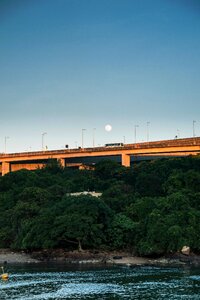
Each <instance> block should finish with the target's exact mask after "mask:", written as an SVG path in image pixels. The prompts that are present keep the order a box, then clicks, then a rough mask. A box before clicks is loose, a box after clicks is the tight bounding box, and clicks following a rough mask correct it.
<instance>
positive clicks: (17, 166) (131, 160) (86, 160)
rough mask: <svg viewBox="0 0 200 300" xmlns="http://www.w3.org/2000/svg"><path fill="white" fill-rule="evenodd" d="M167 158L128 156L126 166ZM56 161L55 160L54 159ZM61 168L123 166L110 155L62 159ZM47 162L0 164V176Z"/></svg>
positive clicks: (119, 159) (46, 161) (120, 158)
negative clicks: (107, 163) (110, 163)
mask: <svg viewBox="0 0 200 300" xmlns="http://www.w3.org/2000/svg"><path fill="white" fill-rule="evenodd" d="M180 156H185V155H180V154H179V155H173V157H180ZM163 157H165V158H169V157H172V155H170V154H166V155H129V156H128V164H129V165H128V166H131V165H133V164H135V163H139V162H141V161H149V160H155V159H159V158H163ZM55 160H57V159H55ZM58 160H59V161H60V162H61V165H62V166H63V167H71V168H78V169H87V168H90V167H91V166H94V165H95V164H96V163H98V162H100V161H103V160H112V161H115V162H117V163H119V164H122V165H124V163H123V157H122V156H121V155H110V156H84V157H81V156H80V157H72V158H62V159H58ZM48 162H49V159H43V160H27V161H14V162H5V163H1V164H0V176H1V175H4V174H6V173H9V172H14V171H18V170H21V169H27V170H36V169H41V168H42V167H44V166H45V165H46V164H47V163H48Z"/></svg>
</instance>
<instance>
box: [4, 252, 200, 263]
mask: <svg viewBox="0 0 200 300" xmlns="http://www.w3.org/2000/svg"><path fill="white" fill-rule="evenodd" d="M5 261H7V263H12V264H29V263H41V262H45V263H46V262H54V263H63V262H65V263H68V264H107V265H124V266H130V267H131V266H140V265H171V266H174V265H195V266H200V256H197V255H194V254H191V255H188V256H186V255H183V254H180V253H177V254H173V255H170V256H165V257H160V258H147V257H138V256H133V255H132V254H131V253H127V252H99V251H83V252H78V251H64V250H62V249H59V250H52V251H51V250H43V251H35V252H32V253H25V252H24V251H20V252H16V251H15V252H14V251H11V250H9V249H0V265H2V264H3V263H4V262H5Z"/></svg>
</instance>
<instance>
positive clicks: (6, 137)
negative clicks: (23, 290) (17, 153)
mask: <svg viewBox="0 0 200 300" xmlns="http://www.w3.org/2000/svg"><path fill="white" fill-rule="evenodd" d="M7 139H9V136H5V140H4V143H5V144H4V146H5V148H4V152H5V153H6V151H7Z"/></svg>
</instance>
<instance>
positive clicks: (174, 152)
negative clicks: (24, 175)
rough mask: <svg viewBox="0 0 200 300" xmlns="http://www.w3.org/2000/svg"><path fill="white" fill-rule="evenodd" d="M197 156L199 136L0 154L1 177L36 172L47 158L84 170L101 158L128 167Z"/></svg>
mask: <svg viewBox="0 0 200 300" xmlns="http://www.w3.org/2000/svg"><path fill="white" fill-rule="evenodd" d="M198 154H200V137H193V138H184V139H174V140H162V141H154V142H143V143H134V144H121V145H120V146H112V147H109V146H107V147H105V146H104V147H93V148H76V149H62V150H48V151H34V152H21V153H2V154H0V174H1V175H5V174H6V173H9V172H13V171H17V170H20V169H28V170H35V169H37V168H41V167H43V166H45V165H46V164H47V162H48V161H49V160H50V159H56V160H59V161H60V163H61V165H62V166H63V167H79V168H84V167H85V166H87V165H94V164H95V163H96V162H98V161H100V160H102V159H109V158H110V159H112V160H117V161H119V162H120V163H121V164H122V165H123V166H126V167H129V166H130V164H131V162H132V161H133V162H134V161H137V159H138V158H140V159H142V158H144V157H145V158H150V159H153V158H157V157H171V156H172V157H173V156H174V157H177V156H188V155H198Z"/></svg>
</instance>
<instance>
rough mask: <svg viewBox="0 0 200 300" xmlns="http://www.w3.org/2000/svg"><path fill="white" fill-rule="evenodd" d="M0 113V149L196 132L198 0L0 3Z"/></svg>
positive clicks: (199, 119) (199, 107)
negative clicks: (108, 127) (105, 127)
mask: <svg viewBox="0 0 200 300" xmlns="http://www.w3.org/2000/svg"><path fill="white" fill-rule="evenodd" d="M0 109H1V110H0V111H1V118H0V152H3V151H4V147H5V142H4V141H5V136H9V139H7V151H8V152H18V151H26V150H39V149H41V141H42V137H41V136H42V132H47V135H45V136H44V143H45V145H47V146H48V148H49V149H59V148H62V147H64V145H65V144H69V146H70V148H74V147H75V145H81V142H82V135H81V133H82V128H84V129H86V131H84V146H85V147H86V146H92V143H93V128H96V130H95V144H96V145H99V144H100V145H103V144H105V143H108V142H119V141H122V142H123V141H124V139H125V142H127V143H132V142H134V138H135V131H134V126H135V125H136V124H137V125H139V127H137V132H136V133H137V141H146V139H147V122H150V124H149V140H160V139H171V138H172V139H173V138H174V136H175V135H177V134H178V135H179V136H180V137H190V136H192V135H193V120H195V121H196V123H195V134H196V135H198V136H200V115H199V113H200V1H198V0H197V1H195V0H187V1H186V0H162V1H161V0H26V1H25V0H24V1H22V0H1V1H0ZM106 124H111V125H112V128H113V129H112V131H111V132H106V131H105V130H104V126H105V125H106Z"/></svg>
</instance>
